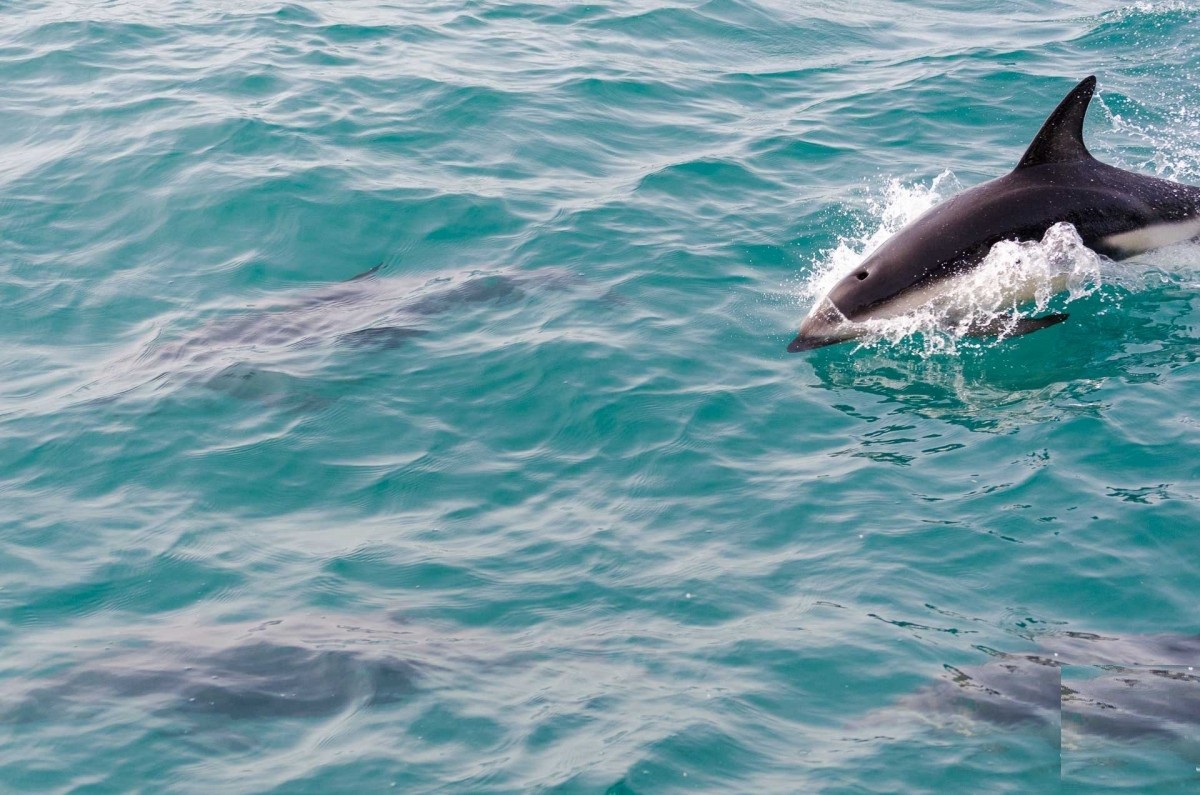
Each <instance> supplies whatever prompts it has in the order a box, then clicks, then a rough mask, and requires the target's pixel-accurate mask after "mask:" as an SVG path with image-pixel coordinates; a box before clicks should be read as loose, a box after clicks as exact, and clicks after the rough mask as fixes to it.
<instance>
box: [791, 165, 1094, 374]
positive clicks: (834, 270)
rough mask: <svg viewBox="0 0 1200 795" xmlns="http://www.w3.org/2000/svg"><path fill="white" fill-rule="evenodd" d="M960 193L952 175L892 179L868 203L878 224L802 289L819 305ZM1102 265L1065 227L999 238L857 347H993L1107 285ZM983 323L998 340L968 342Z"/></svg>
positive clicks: (874, 323) (871, 326)
mask: <svg viewBox="0 0 1200 795" xmlns="http://www.w3.org/2000/svg"><path fill="white" fill-rule="evenodd" d="M960 189H961V185H960V184H959V183H958V180H957V179H956V178H955V177H954V175H953V173H951V172H949V171H944V172H942V173H941V174H939V175H938V176H937V177H936V178H935V179H934V180H933V182H932V183H930V184H929V185H928V186H924V185H905V184H904V183H902V182H900V181H899V180H892V181H891V182H889V183H888V186H887V189H886V191H885V193H884V196H883V199H882V200H881V201H878V202H874V203H873V204H872V205H871V214H872V215H873V216H874V217H875V218H876V219H877V222H876V223H875V224H874V225H873V226H872V225H867V226H865V227H864V228H863V229H861V230H860V231H859V234H858V235H856V236H853V237H849V238H845V239H843V240H841V241H840V242H839V243H838V245H837V246H836V247H835V248H834V249H833V250H832V251H830V252H828V253H827V254H826V255H825V256H824V257H823V260H822V261H821V262H820V263H818V266H817V268H816V270H815V271H814V273H813V275H812V276H811V277H810V278H808V279H807V280H806V281H805V282H804V284H803V285H802V286H801V290H800V292H801V295H802V297H803V299H804V300H805V303H806V304H810V305H811V304H813V303H815V302H816V301H817V300H819V299H820V298H821V297H823V296H824V295H825V294H826V293H828V292H829V290H830V289H832V288H833V286H834V285H835V284H836V283H837V282H838V281H839V280H840V279H842V278H843V277H844V276H845V275H846V274H848V273H851V272H852V271H853V270H854V269H855V268H857V267H858V266H859V265H860V264H861V263H862V262H863V260H864V259H865V258H866V257H867V256H868V255H869V254H870V253H871V252H873V251H874V250H875V249H876V248H878V247H879V246H880V245H881V244H882V243H883V242H884V241H886V240H887V239H888V238H890V237H891V236H892V235H894V234H895V233H896V232H898V231H899V230H900V229H901V228H903V227H904V226H905V225H906V224H908V223H910V222H911V221H913V220H914V219H916V218H917V217H918V216H920V215H921V214H922V213H924V212H926V211H927V210H929V209H930V208H931V207H933V206H934V205H935V204H937V203H938V202H939V201H941V200H943V199H945V198H948V197H949V196H950V195H953V194H954V193H957V192H958V191H959V190H960ZM1104 262H1105V260H1104V259H1103V258H1101V257H1100V256H1099V255H1097V254H1096V253H1095V252H1093V251H1092V250H1091V249H1089V248H1087V247H1086V246H1085V245H1084V244H1083V240H1082V239H1081V238H1080V237H1079V234H1078V233H1077V232H1076V231H1075V228H1074V227H1073V226H1071V225H1070V224H1066V223H1061V224H1055V225H1054V226H1052V227H1051V228H1050V229H1048V230H1047V231H1046V234H1045V236H1044V237H1043V238H1042V240H1040V241H1021V242H1018V241H1002V242H1000V243H998V244H996V245H995V246H994V247H993V248H992V250H991V252H989V254H988V256H987V257H986V258H985V259H984V261H983V262H982V263H981V264H980V265H979V266H978V267H976V268H973V269H971V270H970V271H969V272H967V273H965V274H963V275H961V276H958V277H954V284H953V285H951V287H950V289H948V290H946V291H945V294H944V295H942V296H939V297H938V298H936V299H935V300H933V301H931V302H930V303H928V304H927V305H925V306H923V307H921V308H920V309H918V310H916V311H914V312H910V313H908V314H905V315H902V316H900V317H894V318H887V319H877V320H869V321H866V322H864V323H863V324H862V326H863V327H864V328H865V329H866V331H867V333H866V335H865V336H864V337H863V339H862V340H861V341H860V345H865V346H872V345H876V344H879V343H881V342H886V343H888V344H896V343H900V342H902V341H903V340H906V339H908V338H910V337H913V336H914V335H918V334H919V335H920V339H921V346H922V348H921V350H922V353H923V354H926V355H928V354H935V353H956V352H958V351H959V350H960V349H961V347H962V346H963V345H964V344H970V345H978V346H991V345H995V344H996V343H997V341H1001V340H1003V339H1005V338H1006V337H1007V336H1010V335H1011V334H1012V332H1013V331H1014V330H1015V328H1016V324H1017V321H1018V319H1019V318H1020V317H1022V316H1026V317H1027V316H1030V315H1037V314H1042V313H1045V312H1047V311H1049V310H1051V309H1052V308H1058V307H1060V306H1062V305H1065V304H1069V303H1070V302H1072V301H1075V300H1078V299H1081V298H1085V297H1087V296H1090V295H1092V294H1093V293H1095V292H1096V291H1097V290H1098V289H1099V288H1100V286H1101V284H1102V278H1101V277H1102V270H1103V267H1104ZM1064 294H1065V295H1064ZM981 325H991V326H992V327H994V328H997V329H998V330H999V332H1000V333H999V335H998V337H996V338H994V339H988V340H982V341H976V340H971V341H970V342H969V343H967V342H966V340H965V338H964V336H963V335H964V334H965V333H966V332H967V330H968V329H969V328H970V327H972V326H981Z"/></svg>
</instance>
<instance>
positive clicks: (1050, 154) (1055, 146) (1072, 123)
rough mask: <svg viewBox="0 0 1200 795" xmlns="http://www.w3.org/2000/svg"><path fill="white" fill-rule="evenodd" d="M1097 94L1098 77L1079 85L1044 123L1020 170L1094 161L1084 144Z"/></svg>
mask: <svg viewBox="0 0 1200 795" xmlns="http://www.w3.org/2000/svg"><path fill="white" fill-rule="evenodd" d="M1095 92H1096V77H1095V75H1093V76H1091V77H1085V78H1084V79H1083V80H1082V81H1081V82H1080V83H1079V85H1077V86H1075V88H1073V89H1072V90H1071V93H1070V94H1067V96H1066V98H1065V99H1063V101H1062V102H1060V103H1058V107H1057V108H1055V109H1054V112H1053V113H1051V114H1050V116H1049V118H1047V119H1046V121H1045V123H1044V124H1042V129H1040V130H1038V134H1037V135H1036V136H1034V139H1033V143H1031V144H1030V145H1029V148H1028V149H1026V150H1025V156H1024V157H1022V158H1021V162H1020V163H1017V168H1018V169H1022V168H1028V167H1029V166H1041V165H1045V164H1047V163H1068V162H1071V161H1074V160H1090V159H1091V157H1092V155H1091V153H1090V152H1088V150H1087V147H1086V146H1084V144H1083V117H1084V116H1085V115H1086V114H1087V109H1088V103H1089V102H1091V101H1092V94H1094V93H1095Z"/></svg>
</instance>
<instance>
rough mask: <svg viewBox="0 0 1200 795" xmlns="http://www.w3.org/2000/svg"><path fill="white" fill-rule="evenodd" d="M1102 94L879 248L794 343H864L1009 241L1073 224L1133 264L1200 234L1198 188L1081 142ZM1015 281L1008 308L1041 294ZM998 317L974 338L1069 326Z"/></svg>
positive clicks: (1102, 249) (1051, 122)
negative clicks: (871, 330)
mask: <svg viewBox="0 0 1200 795" xmlns="http://www.w3.org/2000/svg"><path fill="white" fill-rule="evenodd" d="M1095 90H1096V78H1095V77H1094V76H1093V77H1088V78H1086V79H1084V80H1083V81H1082V82H1081V83H1080V84H1079V85H1077V86H1076V87H1075V88H1074V89H1073V90H1072V91H1071V93H1069V94H1067V96H1066V98H1065V99H1063V101H1062V102H1060V103H1059V105H1058V107H1057V108H1055V109H1054V112H1053V113H1051V114H1050V117H1049V118H1047V119H1046V121H1045V123H1044V124H1042V128H1041V130H1039V131H1038V134H1037V136H1036V137H1035V138H1034V139H1033V143H1031V144H1030V145H1029V148H1028V149H1027V150H1026V151H1025V155H1024V157H1022V158H1021V161H1020V162H1019V163H1017V167H1016V168H1015V169H1013V171H1012V172H1011V173H1009V174H1006V175H1005V176H1003V177H1000V178H999V179H994V180H992V181H990V182H985V183H984V184H982V185H978V186H976V187H974V188H971V189H970V190H966V191H963V192H962V193H960V194H958V195H957V196H955V197H953V198H951V199H949V200H948V201H945V202H943V203H942V204H939V205H937V206H936V207H934V208H933V209H931V210H929V211H928V212H926V213H924V214H923V215H921V216H920V217H919V218H917V219H916V220H915V221H913V222H912V223H910V224H908V225H907V226H905V227H904V228H903V229H901V230H900V231H899V232H897V233H896V234H895V235H894V236H892V237H891V238H889V239H888V240H887V241H886V242H884V243H883V244H882V245H881V246H879V248H877V249H876V250H875V251H874V252H872V253H871V255H870V256H868V257H867V258H866V259H865V260H863V262H862V264H861V265H859V267H858V268H856V269H855V271H854V272H853V273H851V274H849V275H847V276H846V277H845V278H843V279H842V280H841V281H839V282H838V283H837V284H836V285H835V286H834V287H833V289H832V290H830V291H829V293H828V294H827V295H826V296H825V297H824V298H822V299H821V300H819V301H818V302H817V304H816V305H815V306H814V307H813V309H812V311H811V312H810V313H809V315H808V317H807V318H805V319H804V321H803V322H802V323H801V324H800V333H799V334H798V335H797V336H796V339H794V340H792V342H791V344H790V345H788V350H789V351H791V352H796V351H807V350H811V349H813V348H820V347H822V346H825V345H832V344H834V343H837V342H845V341H847V340H852V339H857V338H859V337H861V336H863V335H864V334H865V333H866V329H864V328H863V326H862V323H863V321H867V320H882V319H887V318H893V317H898V316H901V315H904V314H907V313H909V312H911V311H912V310H914V309H916V308H918V307H920V306H923V305H926V304H928V303H930V302H931V301H934V300H937V299H940V298H944V297H945V296H946V295H947V294H949V293H952V292H953V291H954V289H955V281H956V277H961V276H963V275H965V274H968V273H969V272H970V271H972V270H973V269H975V268H977V267H979V265H980V264H981V263H982V262H983V261H984V259H985V258H986V257H987V255H988V252H989V251H991V249H992V246H993V245H995V244H996V243H999V242H1001V241H1004V240H1013V241H1036V240H1041V239H1042V237H1043V236H1044V235H1045V234H1046V232H1047V230H1048V229H1050V227H1052V226H1054V225H1055V224H1060V223H1069V224H1071V225H1072V226H1074V227H1075V230H1076V232H1078V234H1079V237H1080V239H1081V240H1082V241H1083V244H1084V245H1086V246H1087V247H1088V248H1090V249H1092V250H1093V251H1095V252H1097V253H1098V254H1102V255H1104V256H1107V257H1111V258H1112V259H1124V258H1126V257H1132V256H1135V255H1137V254H1141V253H1143V252H1146V251H1149V250H1151V249H1155V248H1159V247H1161V246H1167V245H1170V244H1172V243H1179V242H1182V241H1184V240H1189V239H1191V238H1193V237H1196V236H1197V235H1200V188H1197V187H1193V186H1191V185H1181V184H1179V183H1177V182H1170V181H1168V180H1163V179H1156V178H1154V177H1147V176H1144V175H1142V174H1134V173H1132V172H1130V171H1125V170H1123V169H1119V168H1116V167H1114V166H1110V165H1107V164H1105V163H1101V162H1100V161H1099V160H1096V159H1095V158H1094V157H1092V155H1091V153H1089V152H1088V150H1087V147H1086V146H1085V145H1084V143H1083V119H1084V115H1085V114H1086V113H1087V108H1088V104H1089V103H1090V102H1091V99H1092V94H1093V93H1095ZM1032 289H1033V286H1032V285H1028V284H1024V285H1013V286H1012V287H1011V288H1009V289H1008V291H1007V294H1006V295H1005V296H1004V298H1005V303H1006V304H1012V305H1015V304H1018V303H1021V302H1023V301H1029V300H1032V299H1033V298H1034V295H1033V293H1032ZM1066 319H1067V316H1066V315H1065V314H1048V315H1043V316H1041V317H1024V318H1022V317H1014V316H1012V315H1000V316H998V317H997V318H995V319H993V320H991V321H990V322H987V323H979V324H976V325H972V326H969V327H968V328H967V329H966V333H967V334H968V335H971V336H996V335H1006V336H1019V335H1021V334H1028V333H1029V332H1031V331H1037V330H1038V329H1042V328H1046V327H1047V326H1053V325H1054V324H1056V323H1061V322H1062V321H1064V320H1066Z"/></svg>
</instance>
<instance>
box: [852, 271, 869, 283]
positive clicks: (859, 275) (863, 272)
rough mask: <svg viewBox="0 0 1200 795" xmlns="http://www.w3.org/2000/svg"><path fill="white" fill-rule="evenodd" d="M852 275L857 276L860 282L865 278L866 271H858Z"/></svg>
mask: <svg viewBox="0 0 1200 795" xmlns="http://www.w3.org/2000/svg"><path fill="white" fill-rule="evenodd" d="M854 275H855V276H857V277H858V280H859V281H860V282H861V281H862V280H863V279H865V278H867V272H866V271H859V272H858V273H856V274H854Z"/></svg>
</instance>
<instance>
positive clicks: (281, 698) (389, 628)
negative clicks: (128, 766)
mask: <svg viewBox="0 0 1200 795" xmlns="http://www.w3.org/2000/svg"><path fill="white" fill-rule="evenodd" d="M105 640H106V639H105V638H101V637H91V638H87V639H76V642H75V643H74V644H72V646H73V648H72V652H71V657H72V659H71V660H70V661H69V662H66V663H62V662H61V661H60V662H59V663H57V664H55V665H54V667H53V669H52V671H51V672H49V673H48V674H46V675H41V676H36V677H33V678H30V677H23V678H22V679H21V680H20V681H23V682H24V685H25V686H24V687H23V688H21V687H20V686H14V681H15V680H13V679H10V680H9V683H10V687H11V688H12V689H10V690H9V692H8V693H7V694H6V695H5V697H4V698H3V699H2V700H0V718H2V719H3V720H4V721H5V722H8V723H26V722H34V721H38V720H55V719H60V718H61V716H62V714H63V713H75V712H77V711H84V712H87V711H94V710H99V709H104V708H106V707H110V706H114V705H118V704H120V705H125V706H128V705H135V706H137V707H139V708H141V709H143V710H145V711H146V712H153V713H158V714H161V713H171V714H183V715H193V716H202V715H213V716H219V717H222V718H226V719H235V720H244V719H261V718H320V717H328V716H331V715H336V714H339V713H341V712H344V711H347V710H355V709H360V708H367V707H372V706H378V705H384V704H391V703H395V702H398V701H401V700H403V699H405V698H406V697H407V696H410V695H411V694H413V693H414V692H415V691H416V688H417V682H418V680H419V678H420V675H421V671H422V670H424V668H425V666H424V665H423V664H419V663H417V662H416V661H415V660H414V659H413V655H415V654H418V653H419V649H420V646H421V642H422V641H420V640H418V638H417V637H416V636H415V634H414V633H413V632H412V631H411V630H410V629H406V627H405V626H404V625H402V624H399V623H392V622H380V623H376V624H373V625H364V624H362V623H361V622H353V623H351V622H348V621H338V620H331V619H329V618H327V617H293V618H288V619H280V620H273V621H266V622H262V623H259V624H254V625H250V626H246V625H222V624H218V625H208V626H172V625H156V626H153V627H145V628H143V629H141V630H140V631H138V632H137V633H136V634H129V635H126V636H125V637H124V638H123V639H122V640H121V641H120V642H118V643H114V642H112V641H111V640H110V639H109V640H108V642H107V643H106V642H105ZM79 647H82V649H80V648H79ZM18 690H23V692H17V691H18Z"/></svg>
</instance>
